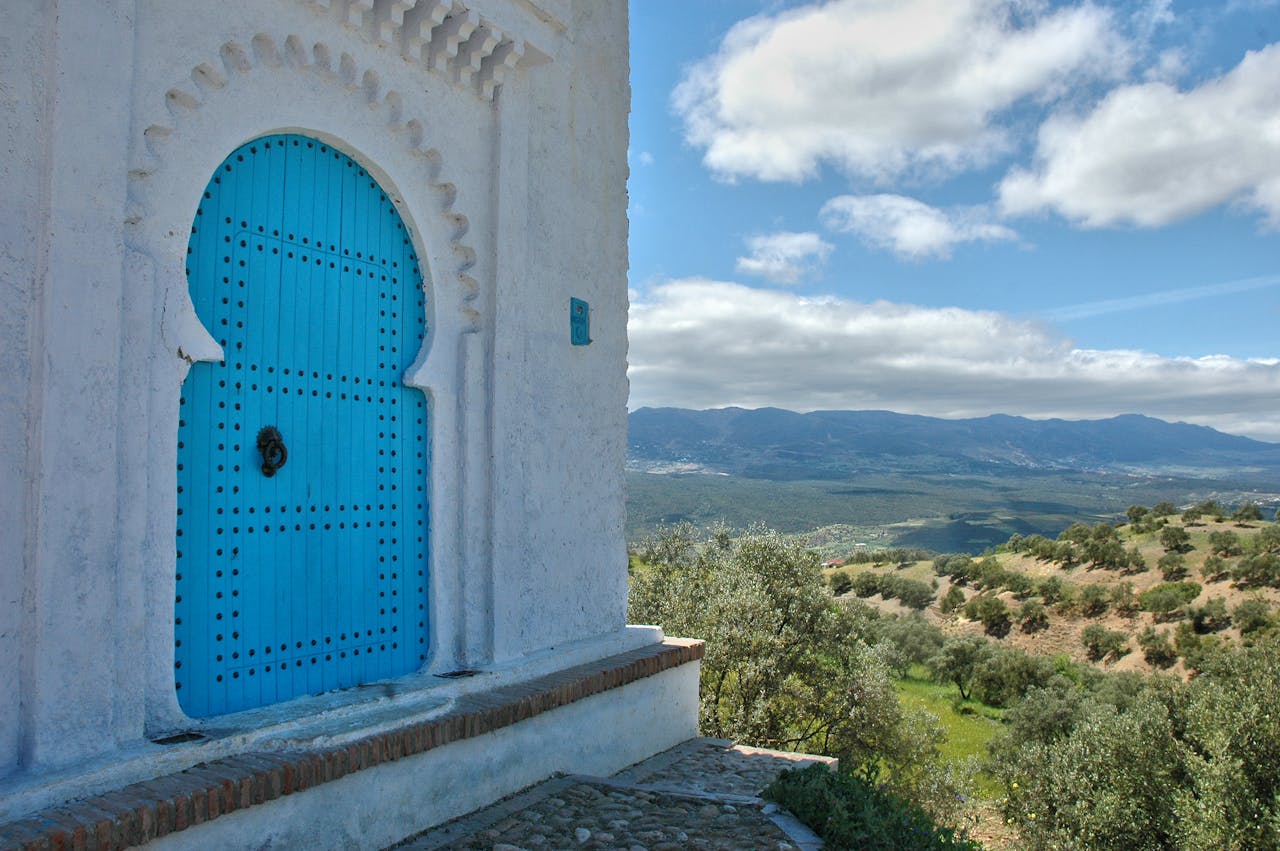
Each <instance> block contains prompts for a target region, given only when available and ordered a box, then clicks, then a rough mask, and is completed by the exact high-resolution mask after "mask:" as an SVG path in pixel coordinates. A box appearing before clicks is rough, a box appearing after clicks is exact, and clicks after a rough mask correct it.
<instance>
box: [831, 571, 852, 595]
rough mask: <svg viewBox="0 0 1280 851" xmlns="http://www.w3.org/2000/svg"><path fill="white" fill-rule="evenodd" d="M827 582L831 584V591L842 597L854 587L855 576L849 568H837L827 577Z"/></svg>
mask: <svg viewBox="0 0 1280 851" xmlns="http://www.w3.org/2000/svg"><path fill="white" fill-rule="evenodd" d="M827 584H828V585H830V586H831V593H832V594H833V595H834V596H836V597H840V596H843V595H845V594H848V593H849V591H850V590H852V589H853V577H852V576H850V575H849V571H847V570H837V571H835V572H834V573H832V574H831V575H830V576H828V577H827Z"/></svg>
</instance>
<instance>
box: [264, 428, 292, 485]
mask: <svg viewBox="0 0 1280 851" xmlns="http://www.w3.org/2000/svg"><path fill="white" fill-rule="evenodd" d="M258 451H259V452H261V453H262V475H264V476H266V477H267V478H268V479H269V478H271V477H272V476H274V475H275V474H276V470H279V469H280V468H281V467H283V466H284V462H285V461H288V460H289V450H287V449H285V448H284V438H283V437H282V436H281V435H280V430H279V429H277V428H276V427H275V426H263V428H262V431H260V432H258Z"/></svg>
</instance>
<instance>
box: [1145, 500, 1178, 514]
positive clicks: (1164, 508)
mask: <svg viewBox="0 0 1280 851" xmlns="http://www.w3.org/2000/svg"><path fill="white" fill-rule="evenodd" d="M1177 513H1178V506H1176V505H1174V504H1173V503H1172V502H1157V503H1156V504H1155V505H1153V506H1151V516H1152V517H1169V516H1172V515H1174V514H1177Z"/></svg>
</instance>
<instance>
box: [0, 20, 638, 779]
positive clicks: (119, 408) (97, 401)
mask: <svg viewBox="0 0 1280 851" xmlns="http://www.w3.org/2000/svg"><path fill="white" fill-rule="evenodd" d="M415 6H421V9H419V12H420V11H422V9H427V8H428V7H430V8H431V9H436V8H437V6H438V0H437V1H436V2H433V0H420V2H419V3H418V4H414V3H410V2H399V3H397V2H394V0H353V2H345V0H333V2H329V0H219V2H210V0H61V2H58V3H50V2H47V0H15V2H13V3H10V4H8V5H7V7H6V10H5V25H4V27H0V138H3V142H4V146H5V151H6V157H5V158H4V161H3V162H0V196H3V197H4V199H5V200H4V204H3V205H0V369H2V370H3V373H2V375H0V434H3V436H4V439H3V441H0V682H4V683H13V684H14V686H13V687H11V688H4V689H0V777H4V776H5V775H11V776H19V775H20V776H23V777H30V776H39V775H40V774H42V773H46V772H52V771H55V770H62V769H71V768H73V767H74V766H75V765H77V764H80V763H83V762H84V761H86V760H88V759H91V758H95V757H98V758H101V757H103V756H104V755H107V756H109V755H110V754H111V753H112V752H113V751H115V750H116V749H119V748H127V747H133V746H136V745H137V743H139V742H141V741H142V740H143V739H144V738H145V737H146V736H147V735H153V734H155V733H158V732H161V731H166V730H171V729H175V728H180V727H184V726H187V725H188V723H189V721H188V719H186V718H185V717H184V716H183V715H182V713H181V712H180V710H179V709H178V706H177V702H176V700H175V698H174V692H173V668H172V666H173V650H172V645H173V626H172V620H173V602H172V601H173V595H174V578H173V577H174V560H175V559H174V552H175V544H174V542H175V538H174V515H175V505H176V494H175V473H174V466H175V458H176V434H177V410H178V408H177V399H178V392H179V389H180V387H181V384H182V380H183V378H184V376H185V373H186V370H187V369H188V368H189V364H190V362H192V361H194V360H202V359H217V358H218V357H219V351H218V347H217V346H216V344H215V343H214V341H213V340H212V339H211V338H210V337H209V335H208V334H207V333H206V331H205V329H203V328H202V327H201V326H200V323H199V321H198V320H197V319H196V317H195V314H194V311H193V310H192V307H191V303H190V299H189V296H188V294H187V289H186V281H185V277H184V273H183V256H184V253H185V249H186V244H187V237H188V234H189V232H190V227H191V222H192V217H193V214H194V211H195V208H196V205H197V202H198V200H199V198H200V194H201V192H202V191H203V188H204V185H205V183H206V182H207V181H208V179H209V176H210V174H211V173H212V171H213V169H214V167H215V166H216V165H217V164H218V163H219V162H220V161H221V160H222V158H223V157H225V156H226V155H227V154H228V153H229V152H230V151H231V150H232V149H233V148H234V147H236V146H237V145H239V144H240V143H242V142H244V141H246V140H248V139H252V138H254V137H256V136H259V135H263V134H267V133H272V132H280V131H299V132H305V133H308V134H310V135H314V136H318V137H320V138H323V139H326V140H329V141H331V142H333V143H334V144H336V145H338V146H339V147H341V148H342V149H343V150H344V151H346V152H347V153H349V154H351V155H352V156H354V157H355V158H356V159H357V160H359V161H360V162H361V163H362V164H363V165H364V166H365V167H367V168H368V169H369V170H370V171H371V172H372V173H373V174H375V175H377V176H378V178H379V181H380V183H381V185H382V187H383V188H384V189H385V190H387V191H388V192H389V194H390V195H391V196H393V197H394V199H395V200H396V202H397V205H398V207H399V209H400V211H401V215H402V217H403V219H404V221H405V222H406V224H407V225H408V226H409V227H410V228H411V229H412V230H413V231H414V234H415V238H416V241H417V245H416V248H417V251H418V253H419V256H420V257H421V258H423V260H424V261H425V267H426V269H425V271H426V273H427V277H428V278H429V287H430V290H429V297H430V298H429V301H430V303H431V307H430V308H429V316H428V320H429V322H430V325H431V330H430V333H429V337H428V340H427V344H426V346H425V347H424V349H423V351H422V352H421V354H420V356H419V359H418V362H417V365H416V366H415V368H414V369H412V370H411V371H410V372H411V374H410V375H408V376H406V380H407V381H408V382H409V383H411V384H413V385H415V386H418V387H421V388H423V390H424V391H425V392H426V393H427V395H428V398H429V400H430V404H431V412H432V420H433V423H432V432H431V439H432V449H433V458H432V480H431V482H430V487H431V494H432V517H431V523H432V535H433V537H432V549H431V555H430V558H431V565H432V573H431V585H430V599H431V606H432V612H431V623H432V635H431V640H432V645H433V651H432V652H433V655H432V657H431V659H430V661H429V669H431V670H446V669H449V668H453V667H459V666H463V665H466V666H472V667H475V666H483V665H485V664H486V663H491V662H493V661H495V660H498V661H502V660H511V659H516V658H519V657H521V656H524V655H527V654H530V653H533V652H537V651H540V650H544V649H546V648H548V647H553V646H556V645H558V644H561V643H565V642H570V641H574V640H579V639H583V638H586V637H589V636H592V635H598V634H602V633H609V632H613V631H616V630H619V629H621V628H622V625H623V619H624V613H625V582H626V574H625V552H624V542H623V538H622V534H623V533H622V521H623V511H624V505H623V496H622V478H621V477H622V468H623V453H624V447H625V428H626V426H625V401H626V383H625V382H626V379H625V350H626V341H625V321H626V307H627V305H626V219H625V180H626V144H627V131H626V113H627V105H628V104H627V91H628V88H627V62H626V5H625V2H623V0H469V2H467V3H466V7H467V9H469V10H470V13H469V14H470V16H471V20H472V22H473V23H475V24H478V25H479V29H478V30H477V32H481V33H484V34H486V35H492V36H493V38H492V39H491V40H490V41H488V42H485V43H481V42H480V41H476V42H467V43H465V44H471V45H472V46H473V47H474V48H475V51H476V53H475V62H474V64H470V63H468V62H460V61H459V59H457V58H455V59H454V60H453V61H452V63H451V64H447V65H444V66H442V67H443V68H444V70H443V72H438V71H430V70H427V69H426V68H425V67H424V66H423V62H422V61H421V58H422V57H423V56H426V57H427V58H428V59H429V58H431V57H432V56H434V55H435V54H433V53H430V52H428V53H427V54H423V53H422V52H421V47H420V45H416V44H414V43H412V41H411V40H410V39H409V38H408V37H407V28H406V27H403V26H401V25H400V23H399V19H398V17H397V15H398V14H401V13H405V11H406V9H409V10H410V11H411V12H412V10H413V8H414V7H415ZM438 8H439V10H440V11H439V13H438V15H437V18H436V20H439V18H440V17H443V14H444V13H445V12H448V11H449V10H450V9H451V8H452V6H451V2H444V3H443V5H439V6H438ZM460 10H461V6H459V7H458V11H457V12H456V13H457V14H459V15H461V14H462V12H461V11H460ZM406 20H408V21H410V22H413V21H414V20H415V19H414V17H413V15H412V14H410V15H408V17H407V18H406ZM427 31H428V32H430V30H429V28H428V30H427ZM496 45H501V47H497V48H496V50H495V46H496ZM486 50H490V51H495V52H494V53H492V55H490V54H488V53H486V54H485V57H486V59H485V62H482V61H481V56H480V53H481V52H483V51H486ZM459 56H460V58H461V59H468V54H467V49H466V48H465V47H464V49H463V50H462V51H460V54H459ZM486 62H487V64H486ZM495 63H496V64H495ZM476 68H479V69H480V71H479V73H477V74H475V75H474V76H472V75H471V71H472V70H475V69H476ZM499 84H500V85H499ZM495 86H496V89H495ZM571 296H577V297H580V298H584V299H586V300H587V301H589V302H590V304H591V311H592V316H591V320H592V336H593V338H594V340H595V342H593V343H592V344H591V345H590V346H586V347H572V346H570V345H569V328H568V310H569V305H568V302H569V298H570V297H571Z"/></svg>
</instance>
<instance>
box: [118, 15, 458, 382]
mask: <svg viewBox="0 0 1280 851" xmlns="http://www.w3.org/2000/svg"><path fill="white" fill-rule="evenodd" d="M218 53H219V56H218V58H217V59H216V60H213V61H205V62H202V63H199V64H196V65H194V66H193V67H192V68H191V71H190V75H189V77H190V80H191V84H190V85H186V84H184V85H180V86H175V87H173V88H170V89H169V90H168V91H167V92H165V95H164V106H165V108H166V110H167V113H168V119H167V120H165V121H163V122H159V121H157V122H155V123H151V124H149V125H147V126H146V129H145V130H144V131H143V134H142V135H143V140H144V144H143V145H142V146H140V147H139V149H138V150H137V151H136V152H135V156H134V159H135V163H134V165H133V167H132V168H131V169H130V171H129V192H128V198H129V208H128V211H127V217H126V225H127V231H126V232H127V235H128V236H127V239H128V243H129V245H130V247H131V248H132V249H133V250H135V251H139V252H141V253H143V254H145V255H147V256H149V257H151V258H152V259H153V260H154V261H155V263H156V271H157V273H158V274H157V284H158V287H157V289H158V290H159V295H160V297H161V299H162V310H161V328H160V333H161V337H162V340H163V343H164V346H165V348H166V349H168V350H169V351H175V352H177V353H178V354H179V356H180V357H182V358H183V359H185V360H188V361H196V360H216V359H218V358H219V357H221V350H220V348H219V347H218V346H217V344H216V342H215V341H214V340H213V339H212V337H210V336H209V334H208V332H207V330H206V329H205V328H204V327H203V325H202V324H201V323H200V322H199V320H198V318H197V317H196V315H195V312H194V309H193V308H192V306H191V303H190V295H189V293H188V292H187V286H186V276H185V273H184V261H183V257H184V254H185V249H186V237H187V234H188V233H189V231H190V227H191V221H192V218H193V216H194V211H195V203H196V201H197V200H198V199H199V197H200V193H201V192H202V191H203V187H204V183H206V182H207V181H208V178H209V175H210V174H212V173H213V170H214V169H215V168H216V167H217V164H218V162H220V161H221V158H222V157H224V156H226V153H227V152H228V151H231V150H233V149H234V148H235V147H236V146H237V145H239V144H240V143H242V142H244V141H247V140H248V139H250V138H253V137H255V136H258V135H262V134H264V133H269V132H278V131H282V130H301V131H304V132H307V133H310V134H312V135H316V136H318V137H320V138H322V139H325V140H326V141H330V142H332V143H333V144H335V145H337V146H338V147H340V148H341V149H342V150H344V151H346V152H347V153H349V154H351V155H352V156H354V157H355V158H356V159H358V160H359V161H360V162H361V165H363V166H365V167H366V168H367V169H369V171H370V172H371V173H372V174H373V175H375V176H376V177H377V179H378V181H379V183H380V184H381V185H382V186H383V188H384V190H385V191H386V192H387V193H388V195H389V196H390V197H392V199H393V200H394V201H395V202H396V205H397V207H398V208H399V209H400V211H401V215H402V217H403V218H404V219H405V221H406V223H407V224H409V226H410V227H411V228H412V229H413V231H414V237H415V240H416V241H417V242H418V245H417V250H418V253H419V256H420V257H422V258H424V260H425V261H426V266H427V271H428V280H429V281H430V284H431V285H432V288H433V292H432V300H431V301H432V307H431V308H429V310H432V312H433V314H434V315H433V316H432V317H429V318H431V319H433V322H432V327H433V331H434V328H435V326H436V325H437V323H438V324H439V325H441V326H454V325H455V322H456V330H457V331H459V332H462V333H470V332H475V331H478V330H479V328H480V324H481V316H480V310H479V309H477V297H478V295H479V293H480V286H479V283H478V281H477V279H476V277H475V276H474V272H475V266H476V258H477V252H476V250H475V248H473V247H472V245H471V244H470V240H469V238H468V236H469V234H470V232H471V220H470V219H469V217H468V216H467V215H465V214H464V213H462V212H461V211H459V210H458V208H457V199H458V194H459V193H458V188H457V186H456V184H455V183H453V182H451V181H450V180H447V179H446V178H445V177H444V176H443V171H444V169H443V166H442V160H443V157H442V155H441V152H440V150H439V148H438V147H435V146H432V145H430V144H428V142H427V137H428V131H427V129H426V127H427V125H426V123H424V121H423V120H421V119H420V118H418V117H408V116H406V115H405V112H406V110H405V107H404V99H403V98H402V96H401V95H400V93H399V92H398V91H396V90H395V89H393V88H389V87H387V86H385V85H384V84H383V83H382V79H381V76H380V75H379V73H378V71H377V70H376V69H374V68H368V67H366V68H362V67H361V65H360V64H359V62H358V61H357V60H356V58H355V57H354V56H353V55H352V54H351V53H348V52H346V51H343V50H340V49H336V48H335V47H334V46H332V45H331V44H329V43H326V42H323V41H315V42H311V43H309V44H308V43H305V42H304V41H303V39H302V37H300V36H298V35H288V36H285V37H283V38H276V37H272V36H271V35H268V34H266V33H261V32H260V33H257V34H255V35H254V36H252V38H251V39H249V40H248V43H247V44H246V43H243V42H240V41H235V40H233V41H227V42H225V43H224V44H223V45H222V46H221V48H220V49H219V51H218ZM446 100H447V99H446ZM474 104H475V102H474V100H473V101H472V104H471V107H472V109H474ZM444 106H445V109H444V110H443V111H444V112H446V113H448V112H450V111H451V110H449V109H448V104H447V103H445V104H444ZM451 117H452V116H451V115H443V116H442V120H444V121H448V120H449V119H450V118H451ZM472 123H473V124H475V123H477V122H474V121H473V122H472ZM479 123H480V124H481V125H482V126H483V122H479ZM455 124H456V122H455ZM415 214H416V215H415ZM451 283H456V286H450V284H451ZM454 317H456V319H454ZM434 336H435V334H434V333H433V334H432V335H430V336H429V337H428V341H430V340H431V339H432V337H434ZM428 344H429V343H428ZM423 355H425V349H424V352H423V353H421V354H420V356H419V364H421V361H422V356H423Z"/></svg>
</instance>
